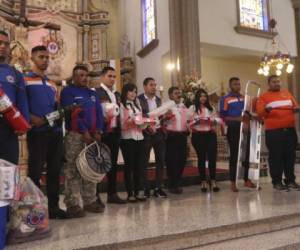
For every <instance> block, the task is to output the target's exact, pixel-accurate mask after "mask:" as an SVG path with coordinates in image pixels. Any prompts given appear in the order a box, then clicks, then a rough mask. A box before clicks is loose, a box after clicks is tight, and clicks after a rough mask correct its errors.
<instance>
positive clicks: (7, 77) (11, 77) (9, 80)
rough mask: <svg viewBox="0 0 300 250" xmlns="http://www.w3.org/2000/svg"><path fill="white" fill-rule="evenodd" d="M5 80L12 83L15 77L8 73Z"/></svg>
mask: <svg viewBox="0 0 300 250" xmlns="http://www.w3.org/2000/svg"><path fill="white" fill-rule="evenodd" d="M6 80H7V81H8V82H9V83H14V82H15V78H14V77H13V76H11V75H8V76H6Z"/></svg>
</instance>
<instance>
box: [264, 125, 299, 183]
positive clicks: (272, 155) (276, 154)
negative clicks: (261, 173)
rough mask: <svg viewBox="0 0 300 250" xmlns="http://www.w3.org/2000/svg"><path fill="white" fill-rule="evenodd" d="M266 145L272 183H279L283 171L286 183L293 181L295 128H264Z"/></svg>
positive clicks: (295, 144) (295, 142)
mask: <svg viewBox="0 0 300 250" xmlns="http://www.w3.org/2000/svg"><path fill="white" fill-rule="evenodd" d="M266 145H267V148H268V150H269V159H268V161H269V167H270V175H271V178H272V183H273V184H278V183H281V182H282V174H283V173H284V176H285V181H286V182H287V183H291V182H294V181H295V179H296V177H295V174H294V164H295V157H296V146H297V133H296V130H295V129H294V128H286V129H272V130H266Z"/></svg>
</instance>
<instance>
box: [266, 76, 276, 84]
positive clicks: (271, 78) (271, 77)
mask: <svg viewBox="0 0 300 250" xmlns="http://www.w3.org/2000/svg"><path fill="white" fill-rule="evenodd" d="M274 78H278V76H277V75H270V76H269V77H268V83H270V82H271V81H272V80H273V79H274Z"/></svg>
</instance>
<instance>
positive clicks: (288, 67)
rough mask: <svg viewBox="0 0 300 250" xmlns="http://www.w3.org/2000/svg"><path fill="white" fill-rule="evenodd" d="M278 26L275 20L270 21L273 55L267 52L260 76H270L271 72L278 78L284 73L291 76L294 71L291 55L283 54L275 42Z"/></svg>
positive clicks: (261, 64)
mask: <svg viewBox="0 0 300 250" xmlns="http://www.w3.org/2000/svg"><path fill="white" fill-rule="evenodd" d="M276 24H277V22H276V20H275V19H271V20H270V28H271V34H272V50H273V53H272V54H269V53H268V52H266V53H265V54H264V56H263V57H262V59H261V61H260V67H259V69H258V70H257V73H258V74H259V75H264V76H268V75H269V74H270V72H271V73H272V74H274V73H275V74H276V75H277V76H280V75H281V74H282V73H283V71H285V72H286V73H288V74H290V73H292V72H293V70H294V65H293V64H292V63H291V55H290V54H289V53H282V52H281V51H280V49H279V43H277V42H276V40H275V36H276V32H275V28H276Z"/></svg>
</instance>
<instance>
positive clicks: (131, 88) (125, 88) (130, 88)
mask: <svg viewBox="0 0 300 250" xmlns="http://www.w3.org/2000/svg"><path fill="white" fill-rule="evenodd" d="M134 90H137V86H136V85H135V84H133V83H126V84H125V85H124V86H123V88H122V92H121V103H122V104H123V105H124V107H125V108H127V107H126V101H127V93H128V92H129V91H134ZM133 103H134V106H136V107H137V108H138V109H140V107H139V105H138V103H137V100H136V99H135V100H134V101H133Z"/></svg>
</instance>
